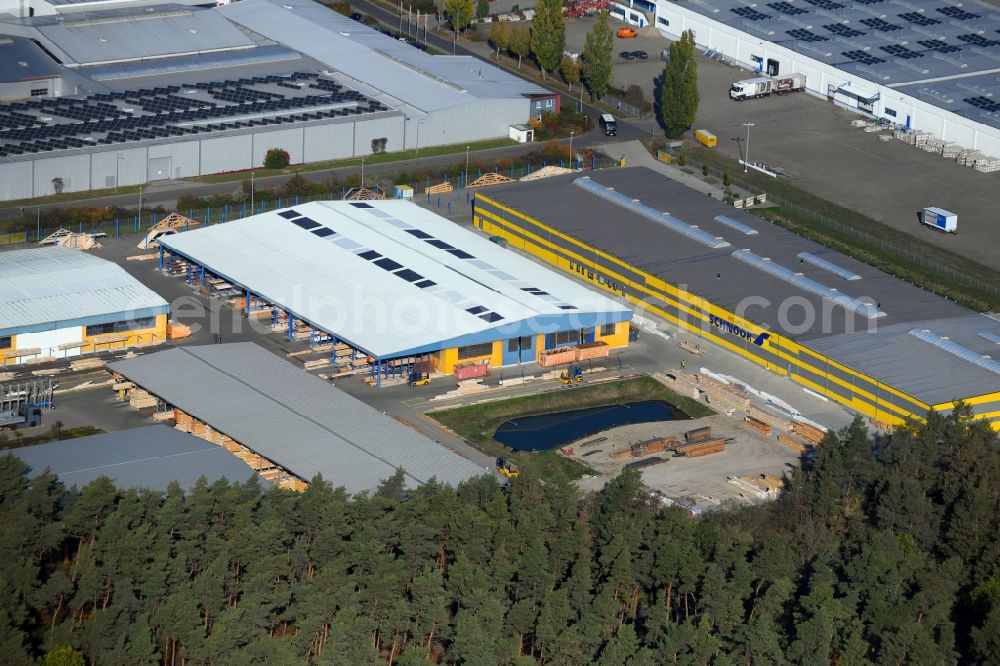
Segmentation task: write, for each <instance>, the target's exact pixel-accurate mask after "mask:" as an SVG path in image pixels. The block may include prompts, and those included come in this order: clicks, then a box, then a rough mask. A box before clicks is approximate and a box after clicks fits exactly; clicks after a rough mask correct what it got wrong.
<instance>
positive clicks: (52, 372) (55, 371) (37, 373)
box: [28, 356, 62, 377]
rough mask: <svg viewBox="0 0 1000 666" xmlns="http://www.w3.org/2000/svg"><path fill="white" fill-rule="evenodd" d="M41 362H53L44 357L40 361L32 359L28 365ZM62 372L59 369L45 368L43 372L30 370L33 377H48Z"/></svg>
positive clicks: (49, 358)
mask: <svg viewBox="0 0 1000 666" xmlns="http://www.w3.org/2000/svg"><path fill="white" fill-rule="evenodd" d="M43 360H55V359H54V358H52V357H51V356H46V357H44V358H42V359H32V360H31V361H28V363H37V362H40V361H43ZM60 372H62V370H61V369H60V368H46V369H45V370H32V371H31V374H32V375H34V376H35V377H50V376H52V375H58V374H59V373H60Z"/></svg>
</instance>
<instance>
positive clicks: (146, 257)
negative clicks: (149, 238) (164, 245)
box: [125, 254, 158, 261]
mask: <svg viewBox="0 0 1000 666" xmlns="http://www.w3.org/2000/svg"><path fill="white" fill-rule="evenodd" d="M157 256H158V255H155V254H133V255H132V256H131V257H125V261H152V260H153V259H156V258H157Z"/></svg>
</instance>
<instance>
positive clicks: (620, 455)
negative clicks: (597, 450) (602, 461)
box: [608, 447, 632, 460]
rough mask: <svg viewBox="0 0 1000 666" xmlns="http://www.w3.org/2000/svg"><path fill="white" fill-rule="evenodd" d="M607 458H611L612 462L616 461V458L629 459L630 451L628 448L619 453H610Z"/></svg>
mask: <svg viewBox="0 0 1000 666" xmlns="http://www.w3.org/2000/svg"><path fill="white" fill-rule="evenodd" d="M608 457H609V458H611V459H612V460H617V459H618V458H631V457H632V449H631V447H630V448H627V449H621V450H620V451H612V452H611V453H609V454H608Z"/></svg>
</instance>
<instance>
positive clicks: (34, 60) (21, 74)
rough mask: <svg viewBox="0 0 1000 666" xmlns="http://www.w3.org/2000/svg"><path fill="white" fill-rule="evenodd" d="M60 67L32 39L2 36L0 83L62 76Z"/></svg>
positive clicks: (0, 39) (0, 37)
mask: <svg viewBox="0 0 1000 666" xmlns="http://www.w3.org/2000/svg"><path fill="white" fill-rule="evenodd" d="M60 71H61V70H60V69H59V65H58V64H57V63H56V62H55V61H53V60H52V58H50V57H48V56H47V55H45V52H44V51H42V49H41V48H39V47H38V45H37V44H35V43H34V42H32V41H31V40H30V39H26V38H24V37H4V36H0V83H17V82H19V81H32V80H36V79H52V78H57V77H59V76H60Z"/></svg>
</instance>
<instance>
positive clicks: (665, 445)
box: [629, 437, 680, 458]
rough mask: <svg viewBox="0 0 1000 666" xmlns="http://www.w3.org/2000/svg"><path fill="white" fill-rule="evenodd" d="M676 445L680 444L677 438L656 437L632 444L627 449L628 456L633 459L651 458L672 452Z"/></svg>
mask: <svg viewBox="0 0 1000 666" xmlns="http://www.w3.org/2000/svg"><path fill="white" fill-rule="evenodd" d="M678 444H680V439H679V438H677V437H657V438H655V439H650V440H647V441H645V442H638V443H636V444H633V445H632V446H630V447H629V454H630V455H631V456H632V457H633V458H642V457H643V456H651V455H653V454H654V453H663V452H664V451H672V450H674V449H675V448H677V445H678Z"/></svg>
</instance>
